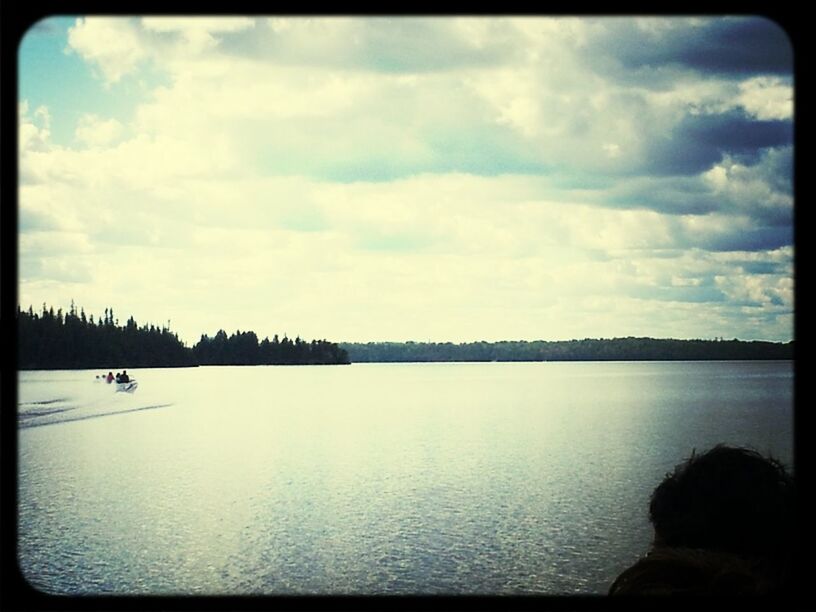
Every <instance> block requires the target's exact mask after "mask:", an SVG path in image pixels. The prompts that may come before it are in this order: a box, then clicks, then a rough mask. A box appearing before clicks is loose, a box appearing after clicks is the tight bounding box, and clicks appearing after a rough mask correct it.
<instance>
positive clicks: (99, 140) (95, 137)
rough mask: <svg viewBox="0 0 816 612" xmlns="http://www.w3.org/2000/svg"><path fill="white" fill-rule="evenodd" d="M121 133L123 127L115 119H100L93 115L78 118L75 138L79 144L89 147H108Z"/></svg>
mask: <svg viewBox="0 0 816 612" xmlns="http://www.w3.org/2000/svg"><path fill="white" fill-rule="evenodd" d="M122 133H123V126H122V124H121V123H119V121H117V120H116V119H113V118H111V119H102V118H101V117H99V116H97V115H93V114H85V115H82V116H81V117H80V118H79V123H78V124H77V127H76V131H75V136H76V139H77V140H79V141H80V142H81V143H83V144H85V145H88V146H90V147H99V146H106V145H110V144H112V143H113V142H115V141H116V140H118V139H119V137H120V136H121V135H122Z"/></svg>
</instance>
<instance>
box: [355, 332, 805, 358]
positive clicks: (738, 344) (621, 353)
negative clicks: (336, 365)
mask: <svg viewBox="0 0 816 612" xmlns="http://www.w3.org/2000/svg"><path fill="white" fill-rule="evenodd" d="M340 346H341V348H343V349H345V350H346V351H348V354H349V357H350V358H351V361H352V362H407V361H652V360H654V361H697V360H746V359H756V360H759V359H793V349H794V343H793V342H787V343H779V342H762V341H743V340H737V339H733V340H723V339H715V340H673V339H655V338H633V337H628V338H612V339H603V338H602V339H584V340H564V341H551V342H550V341H544V340H536V341H529V342H528V341H523V340H522V341H503V342H467V343H461V344H453V343H451V342H443V343H436V342H368V343H343V342H341V343H340Z"/></svg>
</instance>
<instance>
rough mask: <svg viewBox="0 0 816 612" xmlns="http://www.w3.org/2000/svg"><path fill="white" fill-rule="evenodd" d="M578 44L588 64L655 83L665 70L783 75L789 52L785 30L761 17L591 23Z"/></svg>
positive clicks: (788, 67)
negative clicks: (594, 62) (586, 36)
mask: <svg viewBox="0 0 816 612" xmlns="http://www.w3.org/2000/svg"><path fill="white" fill-rule="evenodd" d="M590 23H591V24H592V25H593V26H594V32H593V33H594V35H593V36H592V38H591V39H590V42H589V43H588V44H587V45H586V46H584V48H583V53H584V55H585V57H586V58H587V59H588V61H590V60H592V59H594V58H603V59H602V61H601V62H600V63H599V65H600V66H603V67H604V68H605V69H610V68H615V66H618V67H619V68H618V69H617V70H616V75H622V74H623V73H624V72H626V73H628V74H629V78H633V77H634V78H637V79H645V78H652V79H655V78H656V80H657V81H658V82H659V81H662V79H661V78H660V76H661V73H662V75H665V74H666V71H667V69H676V68H681V69H686V70H694V71H697V72H700V73H704V74H717V75H722V76H731V77H737V78H741V77H745V76H750V75H760V74H763V75H768V74H770V75H773V74H789V73H790V72H791V70H792V66H793V49H792V46H791V43H790V40H789V39H788V36H787V34H786V33H785V31H784V30H783V29H782V28H781V27H780V26H779V25H778V24H776V23H775V22H773V21H771V20H769V19H766V18H763V17H725V18H706V17H703V18H677V17H655V18H640V19H623V18H620V19H604V18H600V19H596V20H593V21H591V22H590Z"/></svg>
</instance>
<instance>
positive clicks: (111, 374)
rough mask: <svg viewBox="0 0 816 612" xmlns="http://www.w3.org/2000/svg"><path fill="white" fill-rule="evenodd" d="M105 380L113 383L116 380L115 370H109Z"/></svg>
mask: <svg viewBox="0 0 816 612" xmlns="http://www.w3.org/2000/svg"><path fill="white" fill-rule="evenodd" d="M105 380H107V382H108V383H112V382H113V380H114V378H113V372H108V377H107V378H106V379H105Z"/></svg>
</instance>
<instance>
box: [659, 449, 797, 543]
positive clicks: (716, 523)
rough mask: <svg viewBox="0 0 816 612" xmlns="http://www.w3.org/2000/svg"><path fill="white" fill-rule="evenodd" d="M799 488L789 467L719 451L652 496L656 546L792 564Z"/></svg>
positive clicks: (695, 461) (749, 453) (682, 469)
mask: <svg viewBox="0 0 816 612" xmlns="http://www.w3.org/2000/svg"><path fill="white" fill-rule="evenodd" d="M793 485H794V483H793V479H792V477H791V476H790V475H789V474H788V472H787V471H786V469H785V467H784V466H783V465H782V464H781V463H780V462H779V461H777V460H776V459H772V458H766V457H764V456H762V455H761V454H759V453H758V452H756V451H754V450H751V449H747V448H734V447H729V446H725V445H717V446H715V447H714V448H712V449H711V450H709V451H707V452H705V453H703V454H702V455H695V453H694V452H692V455H691V457H690V458H689V459H688V460H687V461H685V462H684V463H682V464H680V465H678V466H677V467H676V468H675V470H674V473H671V474H667V476H666V478H665V479H664V480H663V482H661V483H660V484H659V485H658V487H657V488H656V489H655V491H654V493H653V494H652V498H651V502H650V504H649V519H650V520H651V522H652V525H654V529H655V543H656V544H659V545H664V546H674V547H687V548H701V549H707V550H714V551H722V552H730V553H736V554H740V555H750V556H754V557H764V558H774V559H780V558H787V557H788V556H789V554H790V551H791V548H792V544H793V534H794V529H795V524H794V520H795V516H794V499H793V496H794V486H793Z"/></svg>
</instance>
